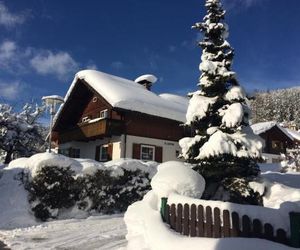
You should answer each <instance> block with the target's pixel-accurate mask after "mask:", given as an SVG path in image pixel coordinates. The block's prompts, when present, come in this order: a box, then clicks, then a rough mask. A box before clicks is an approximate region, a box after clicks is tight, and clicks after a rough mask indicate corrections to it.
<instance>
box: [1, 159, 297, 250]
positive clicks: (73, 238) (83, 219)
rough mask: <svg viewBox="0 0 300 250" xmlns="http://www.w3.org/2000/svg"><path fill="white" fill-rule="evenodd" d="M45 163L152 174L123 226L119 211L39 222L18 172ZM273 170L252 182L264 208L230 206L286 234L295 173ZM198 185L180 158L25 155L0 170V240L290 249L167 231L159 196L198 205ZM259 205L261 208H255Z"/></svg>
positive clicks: (19, 249)
mask: <svg viewBox="0 0 300 250" xmlns="http://www.w3.org/2000/svg"><path fill="white" fill-rule="evenodd" d="M49 164H50V165H51V164H52V165H53V164H54V165H60V166H64V165H66V166H71V168H72V169H73V170H74V171H75V172H76V173H77V174H78V175H84V174H88V173H89V174H92V173H93V172H94V171H95V169H102V168H109V169H111V170H112V171H113V172H114V173H115V174H116V175H117V174H121V172H122V171H121V170H122V169H131V170H132V169H133V170H134V169H137V168H138V169H141V170H143V171H147V172H149V174H150V175H151V176H152V175H153V174H155V172H156V170H158V173H157V174H156V175H155V176H154V177H153V179H152V183H151V185H152V189H153V190H152V191H150V192H149V193H148V194H147V195H146V196H145V197H144V199H143V201H139V202H136V203H134V204H133V205H131V206H130V207H129V209H128V211H127V212H126V214H125V222H126V225H125V223H124V219H123V215H111V216H104V215H95V214H93V215H94V216H90V217H87V216H88V215H87V214H79V213H76V211H75V213H73V212H70V213H69V215H70V216H66V218H72V219H67V220H53V221H50V222H47V223H41V222H38V221H37V220H36V219H35V218H34V216H33V215H32V213H31V212H30V207H29V204H28V200H27V192H26V191H25V189H24V187H23V185H22V183H21V182H20V180H19V177H18V174H19V173H20V172H22V170H24V168H25V169H26V170H27V171H29V172H30V174H31V176H34V175H35V173H36V172H37V171H38V169H40V168H42V167H43V166H45V165H49ZM261 168H262V167H261ZM273 169H276V166H273V167H271V168H270V167H268V166H267V167H265V169H264V170H262V175H261V176H262V179H260V180H259V182H257V183H256V184H254V186H255V187H256V188H258V189H261V190H262V192H264V190H265V196H264V203H265V205H266V207H268V208H257V207H253V206H251V207H250V206H242V205H236V206H235V209H237V210H238V211H239V212H241V213H242V210H243V211H245V213H247V214H249V215H251V214H255V216H258V218H260V217H263V218H265V219H269V220H270V222H271V223H272V224H274V225H279V226H281V227H283V228H285V229H286V231H287V232H288V233H289V229H288V227H289V225H288V224H289V223H288V219H284V216H285V215H288V212H289V211H290V210H291V209H292V210H294V209H295V210H297V211H300V184H299V183H300V181H299V180H300V175H299V174H296V173H285V174H282V173H279V172H275V171H270V170H273ZM120 171H121V172H120ZM204 185H205V181H204V179H203V178H202V177H201V176H200V175H199V174H197V173H196V172H194V171H193V170H192V169H191V166H189V165H188V164H184V163H181V162H168V163H164V164H161V165H159V166H158V167H157V166H156V163H147V164H145V163H143V162H141V161H137V160H120V161H117V162H116V161H115V162H109V163H107V164H98V163H96V162H94V161H91V160H84V159H69V158H68V159H67V158H65V157H62V156H58V155H53V154H47V153H46V154H38V155H36V156H34V157H32V158H31V159H30V158H29V159H28V158H23V159H18V160H17V161H14V162H12V163H11V164H10V165H9V166H7V167H5V168H4V169H1V170H0V197H1V203H0V241H3V242H4V243H5V244H6V245H8V247H10V248H11V249H13V250H14V249H16V250H23V249H24V250H25V249H41V250H43V249H112V250H117V249H119V250H120V249H122V250H125V249H126V250H176V249H178V250H182V249H185V250H194V249H199V246H201V247H203V249H205V250H216V249H217V250H240V249H244V250H247V249H249V250H250V249H251V250H252V249H253V248H256V249H258V250H265V249H272V250H277V249H278V250H280V249H291V248H289V247H287V246H284V245H280V244H276V243H274V242H270V241H266V240H261V239H243V238H230V239H228V238H226V239H208V238H189V237H184V236H181V235H178V234H177V233H175V232H173V231H171V230H169V227H168V226H167V225H166V224H164V223H162V220H161V217H160V211H159V210H160V198H161V197H165V196H168V197H169V200H170V202H175V201H174V200H172V197H173V198H174V197H179V198H180V201H179V202H181V203H184V202H188V200H189V199H192V198H194V200H193V201H192V202H193V203H195V201H197V202H200V203H203V202H204V201H203V200H200V199H198V198H199V197H200V196H201V193H202V192H203V189H204ZM195 198H196V199H195ZM215 203H218V204H217V206H220V207H222V206H224V205H226V204H225V203H224V204H223V203H222V202H215ZM219 203H220V204H219ZM221 203H222V204H221ZM228 204H229V203H227V205H228ZM229 205H230V204H229ZM232 208H233V206H232ZM261 209H265V211H263V212H261V211H260V210H261ZM248 210H249V211H248ZM250 210H251V211H250ZM277 210H278V215H280V216H277V214H276V216H275V217H276V218H274V220H273V217H274V216H272V215H271V214H272V213H273V212H274V213H277ZM268 211H269V212H268ZM266 213H267V214H266ZM281 215H283V216H281ZM268 222H269V221H268ZM285 222H287V223H285ZM125 236H126V238H125Z"/></svg>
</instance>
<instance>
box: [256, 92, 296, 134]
mask: <svg viewBox="0 0 300 250" xmlns="http://www.w3.org/2000/svg"><path fill="white" fill-rule="evenodd" d="M251 109H252V123H257V122H264V121H277V122H281V123H285V124H286V125H293V124H294V125H296V128H297V129H300V87H295V88H289V89H280V90H274V91H268V92H256V93H255V100H253V101H252V102H251Z"/></svg>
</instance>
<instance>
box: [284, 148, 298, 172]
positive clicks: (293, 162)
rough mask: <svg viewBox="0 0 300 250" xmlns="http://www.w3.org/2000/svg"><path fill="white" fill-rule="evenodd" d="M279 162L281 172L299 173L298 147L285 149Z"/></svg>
mask: <svg viewBox="0 0 300 250" xmlns="http://www.w3.org/2000/svg"><path fill="white" fill-rule="evenodd" d="M283 157H284V160H283V161H282V162H281V167H282V168H281V172H283V173H286V172H300V145H296V147H295V148H292V149H287V150H286V154H285V155H283Z"/></svg>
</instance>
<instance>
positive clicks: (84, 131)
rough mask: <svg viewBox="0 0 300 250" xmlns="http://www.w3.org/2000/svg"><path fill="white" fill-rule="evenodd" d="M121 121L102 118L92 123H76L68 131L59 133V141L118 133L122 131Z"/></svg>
mask: <svg viewBox="0 0 300 250" xmlns="http://www.w3.org/2000/svg"><path fill="white" fill-rule="evenodd" d="M123 128H124V124H123V121H119V120H112V119H103V120H99V121H96V122H93V123H84V124H80V125H78V126H77V127H76V128H73V129H71V130H69V131H64V132H61V133H59V142H60V143H64V142H68V141H80V140H88V139H91V138H93V137H95V138H96V137H99V136H103V137H104V136H111V135H120V134H121V133H122V132H123Z"/></svg>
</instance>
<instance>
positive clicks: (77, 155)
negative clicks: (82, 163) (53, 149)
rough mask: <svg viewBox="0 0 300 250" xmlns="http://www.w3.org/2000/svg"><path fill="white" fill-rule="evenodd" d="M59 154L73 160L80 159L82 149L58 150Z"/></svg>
mask: <svg viewBox="0 0 300 250" xmlns="http://www.w3.org/2000/svg"><path fill="white" fill-rule="evenodd" d="M58 153H59V154H62V155H65V156H68V157H71V158H80V149H79V148H64V149H59V150H58Z"/></svg>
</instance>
